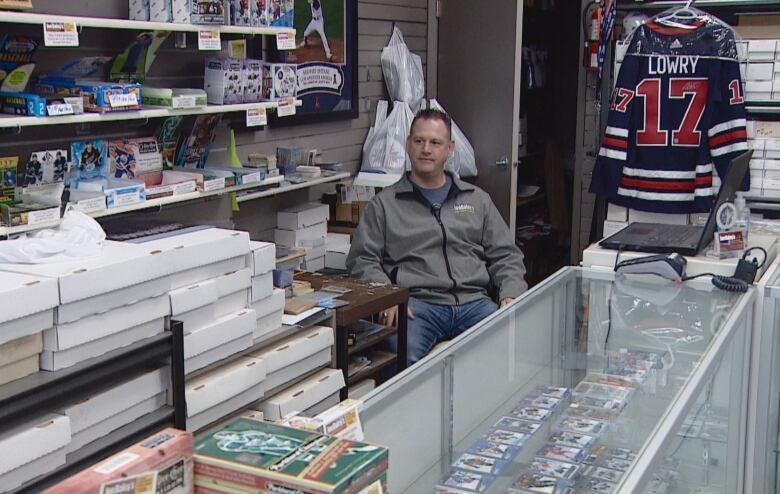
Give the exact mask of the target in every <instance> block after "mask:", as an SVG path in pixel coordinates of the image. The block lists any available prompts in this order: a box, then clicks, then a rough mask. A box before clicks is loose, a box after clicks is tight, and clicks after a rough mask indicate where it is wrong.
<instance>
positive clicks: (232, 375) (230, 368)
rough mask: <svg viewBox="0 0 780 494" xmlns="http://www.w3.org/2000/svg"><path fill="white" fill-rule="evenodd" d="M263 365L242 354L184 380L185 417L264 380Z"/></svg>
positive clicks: (194, 414) (192, 415) (191, 415)
mask: <svg viewBox="0 0 780 494" xmlns="http://www.w3.org/2000/svg"><path fill="white" fill-rule="evenodd" d="M265 376H266V366H265V363H264V362H262V361H261V360H258V359H254V358H248V357H242V358H239V359H237V360H236V361H234V362H231V363H229V364H227V365H223V366H222V367H218V368H216V369H214V370H212V371H210V372H209V373H207V374H203V375H202V376H198V377H196V378H195V379H191V380H189V381H187V384H186V389H185V394H186V397H187V416H188V417H194V416H196V415H198V414H199V413H201V412H203V411H205V410H208V409H209V408H212V407H214V406H217V405H219V404H220V403H222V402H224V401H226V400H228V399H229V398H231V397H233V396H236V395H238V394H240V393H242V392H244V391H246V390H248V389H250V388H254V387H256V386H258V385H259V384H261V383H263V380H264V379H265Z"/></svg>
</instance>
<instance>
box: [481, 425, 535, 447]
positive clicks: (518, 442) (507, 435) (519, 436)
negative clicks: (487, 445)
mask: <svg viewBox="0 0 780 494" xmlns="http://www.w3.org/2000/svg"><path fill="white" fill-rule="evenodd" d="M482 437H483V438H484V439H485V440H487V441H492V442H496V443H502V444H509V445H510V446H522V445H523V443H524V442H525V441H526V439H528V436H527V435H525V434H523V433H521V432H514V431H507V430H504V429H489V430H488V431H487V432H486V433H485V435H484V436H482Z"/></svg>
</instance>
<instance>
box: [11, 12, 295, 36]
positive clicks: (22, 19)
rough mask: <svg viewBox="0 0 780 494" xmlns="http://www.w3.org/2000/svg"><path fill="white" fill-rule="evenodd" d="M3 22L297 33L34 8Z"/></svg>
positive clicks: (189, 30)
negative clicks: (76, 13)
mask: <svg viewBox="0 0 780 494" xmlns="http://www.w3.org/2000/svg"><path fill="white" fill-rule="evenodd" d="M0 22H13V23H17V24H40V25H44V24H46V23H48V22H58V23H59V22H73V23H75V24H76V26H78V27H79V28H82V27H97V28H104V29H133V30H139V31H171V32H198V31H219V32H221V33H226V34H254V35H264V34H266V35H276V34H278V33H289V34H291V35H293V37H294V36H295V29H293V28H290V27H270V26H269V27H260V26H226V25H200V24H186V23H173V22H149V21H134V20H128V19H114V18H104V17H79V16H70V15H57V14H39V13H32V12H7V11H0Z"/></svg>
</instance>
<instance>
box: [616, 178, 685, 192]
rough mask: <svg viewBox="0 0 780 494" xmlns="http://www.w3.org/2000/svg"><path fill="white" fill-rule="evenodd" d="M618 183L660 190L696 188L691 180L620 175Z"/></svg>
mask: <svg viewBox="0 0 780 494" xmlns="http://www.w3.org/2000/svg"><path fill="white" fill-rule="evenodd" d="M620 185H624V186H626V187H636V188H639V189H648V190H660V191H680V190H681V191H688V192H693V190H694V189H696V184H695V183H694V181H693V180H686V181H682V182H677V181H674V182H673V181H661V180H652V179H639V178H628V177H622V178H621V179H620Z"/></svg>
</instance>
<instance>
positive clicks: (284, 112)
mask: <svg viewBox="0 0 780 494" xmlns="http://www.w3.org/2000/svg"><path fill="white" fill-rule="evenodd" d="M276 114H277V115H279V116H280V117H289V116H291V115H295V100H294V99H293V98H288V99H286V100H281V101H279V103H278V106H277V108H276Z"/></svg>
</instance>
